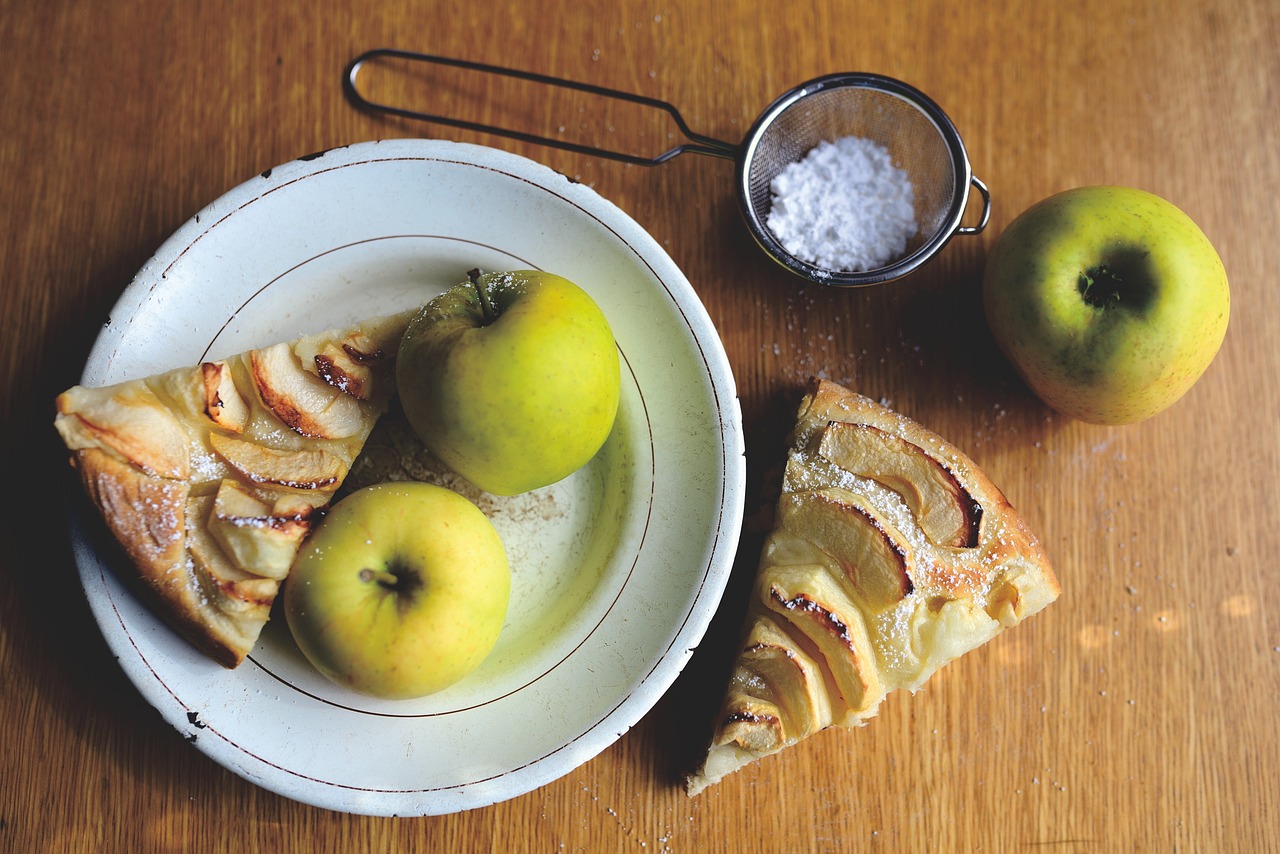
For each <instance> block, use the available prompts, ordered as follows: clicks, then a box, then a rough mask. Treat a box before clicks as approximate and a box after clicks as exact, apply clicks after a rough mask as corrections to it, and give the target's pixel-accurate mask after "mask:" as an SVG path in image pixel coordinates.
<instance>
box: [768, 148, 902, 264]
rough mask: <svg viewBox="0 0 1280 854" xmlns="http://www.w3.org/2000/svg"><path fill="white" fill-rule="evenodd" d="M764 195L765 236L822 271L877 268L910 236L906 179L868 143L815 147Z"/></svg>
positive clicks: (895, 254)
mask: <svg viewBox="0 0 1280 854" xmlns="http://www.w3.org/2000/svg"><path fill="white" fill-rule="evenodd" d="M769 188H770V190H771V191H772V193H773V207H772V209H771V210H770V212H769V220H768V225H769V230H770V231H772V232H773V234H774V236H775V237H776V238H777V239H778V242H779V243H781V244H782V245H783V247H784V248H785V249H786V250H787V251H788V252H790V253H791V254H792V255H794V256H795V257H796V258H799V259H800V260H802V261H807V262H808V263H810V264H813V265H814V266H815V267H821V268H822V269H824V270H832V271H837V270H838V271H848V272H864V271H867V270H874V269H875V268H877V267H883V266H885V265H886V264H888V263H890V262H892V261H895V260H897V259H898V258H899V257H900V256H901V255H902V253H903V252H904V251H905V250H906V248H907V241H908V240H910V239H911V237H913V236H914V235H915V233H916V219H915V193H914V190H913V189H912V186H911V179H910V178H909V177H908V176H907V173H906V172H905V171H903V170H902V169H899V168H898V167H896V166H894V165H893V161H892V159H891V158H890V157H889V151H888V149H886V148H885V147H884V146H882V145H880V144H879V143H877V142H874V141H872V140H869V139H863V138H862V137H857V136H846V137H842V138H841V139H837V140H835V141H834V142H826V141H823V142H820V143H818V145H817V146H816V147H815V148H813V150H811V151H810V152H809V153H808V154H807V155H805V157H804V158H803V159H801V160H798V161H796V162H795V163H792V164H790V165H789V166H787V167H786V168H785V169H783V170H782V172H780V173H779V174H778V176H777V177H776V178H774V179H773V182H772V183H771V184H770V187H769Z"/></svg>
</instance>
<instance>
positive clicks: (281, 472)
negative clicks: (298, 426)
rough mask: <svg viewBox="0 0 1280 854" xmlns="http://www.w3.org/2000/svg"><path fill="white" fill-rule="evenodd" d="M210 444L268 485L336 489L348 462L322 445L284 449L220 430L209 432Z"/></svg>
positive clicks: (248, 475)
mask: <svg viewBox="0 0 1280 854" xmlns="http://www.w3.org/2000/svg"><path fill="white" fill-rule="evenodd" d="M209 444H210V446H211V447H212V448H213V450H214V451H215V452H217V454H218V456H220V457H222V458H223V459H224V460H226V461H227V463H228V464H229V465H230V466H231V467H232V468H234V469H235V470H236V471H238V472H240V474H242V475H244V476H245V477H246V478H248V479H249V480H250V481H252V482H253V483H258V484H263V485H265V486H278V487H283V488H285V489H300V490H305V489H314V490H318V491H320V492H334V491H335V490H337V488H338V487H339V486H340V485H341V484H342V479H343V478H344V477H346V475H347V465H346V463H344V462H343V461H342V460H340V459H339V458H338V457H336V456H334V455H333V454H331V453H329V452H328V451H326V450H324V449H323V448H306V449H303V450H296V451H285V450H279V449H276V448H265V447H263V446H261V445H255V444H253V443H252V442H245V441H243V440H241V439H236V438H233V437H231V436H223V435H221V434H219V433H210V434H209Z"/></svg>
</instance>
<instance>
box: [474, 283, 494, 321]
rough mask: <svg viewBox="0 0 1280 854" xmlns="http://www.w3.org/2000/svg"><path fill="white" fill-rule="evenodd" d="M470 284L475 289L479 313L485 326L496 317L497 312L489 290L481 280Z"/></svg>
mask: <svg viewBox="0 0 1280 854" xmlns="http://www.w3.org/2000/svg"><path fill="white" fill-rule="evenodd" d="M471 286H472V287H474V288H475V289H476V298H477V299H478V300H479V301H480V313H481V315H482V316H483V317H484V323H485V325H486V326H487V325H489V324H490V323H493V321H495V320H497V319H498V313H497V311H495V310H494V308H493V300H492V299H491V298H490V294H489V290H488V289H487V288H486V287H485V286H484V285H483V284H482V283H481V282H479V281H474V282H472V283H471Z"/></svg>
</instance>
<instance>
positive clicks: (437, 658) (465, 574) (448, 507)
mask: <svg viewBox="0 0 1280 854" xmlns="http://www.w3.org/2000/svg"><path fill="white" fill-rule="evenodd" d="M510 590H511V572H510V568H509V567H508V564H507V556H506V551H505V549H504V548H503V545H502V541H501V539H500V538H499V536H498V532H497V531H496V530H495V529H494V527H493V525H492V524H491V523H490V522H489V520H488V518H487V517H486V516H485V515H484V513H483V512H481V511H480V509H479V508H478V507H476V505H474V504H472V503H471V502H470V501H468V500H467V499H466V498H464V497H462V496H461V495H459V494H457V493H456V492H453V491H451V490H448V489H445V488H444V487H440V486H434V485H432V484H426V483H417V482H410V483H383V484H378V485H375V486H369V487H365V488H364V489H360V490H357V491H356V492H353V493H351V494H350V495H348V496H346V497H345V498H343V499H342V500H340V501H339V502H337V503H336V504H334V505H333V507H332V508H331V509H330V510H329V513H328V514H327V515H326V517H325V519H324V521H322V522H321V523H320V525H319V526H318V527H317V528H316V530H315V531H314V532H313V533H312V534H311V536H310V538H309V539H307V541H306V542H305V543H304V544H303V546H302V549H301V550H300V551H299V553H298V557H297V559H296V560H295V561H294V563H293V567H292V569H291V570H290V572H289V577H288V580H287V581H286V582H285V589H284V612H285V619H286V620H287V621H288V624H289V629H290V631H291V632H292V634H293V637H294V640H295V641H297V643H298V647H299V648H300V649H301V650H302V652H303V654H304V655H305V656H306V657H307V659H308V660H309V661H310V662H311V663H312V664H313V665H315V667H316V669H317V670H319V671H320V672H321V673H323V674H324V675H325V676H327V677H328V678H329V679H331V680H333V681H334V682H336V683H338V684H340V685H345V686H347V687H349V688H352V689H354V690H356V691H359V692H361V693H364V694H371V695H373V696H377V697H386V698H399V699H402V698H411V697H422V696H426V695H427V694H431V693H434V692H436V691H439V690H440V689H442V688H445V687H447V686H449V685H452V684H453V683H455V682H457V681H458V680H459V679H461V678H462V677H464V676H466V675H467V674H468V673H470V672H472V671H473V670H475V668H477V667H478V666H479V665H480V663H481V662H482V661H484V659H485V657H486V656H487V655H488V654H489V653H490V651H492V649H493V646H494V644H495V643H496V642H497V640H498V635H499V634H500V633H501V631H502V625H503V621H504V620H505V618H506V613H507V601H508V598H509V596H510Z"/></svg>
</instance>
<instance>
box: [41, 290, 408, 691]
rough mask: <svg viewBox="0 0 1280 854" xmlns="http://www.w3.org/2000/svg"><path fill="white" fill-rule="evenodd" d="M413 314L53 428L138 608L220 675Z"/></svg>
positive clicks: (315, 340)
mask: <svg viewBox="0 0 1280 854" xmlns="http://www.w3.org/2000/svg"><path fill="white" fill-rule="evenodd" d="M412 314H413V312H412V311H410V312H404V313H401V314H397V315H392V316H387V317H378V318H372V319H370V320H366V321H363V322H361V323H358V324H356V325H354V326H353V327H351V328H349V329H345V330H331V331H328V332H324V333H320V334H318V335H309V336H306V337H303V338H299V339H297V340H295V341H291V342H286V343H280V344H275V345H272V346H269V347H263V348H260V349H255V350H249V351H246V352H244V353H240V354H238V355H235V356H232V357H230V358H227V359H222V360H217V361H209V362H204V363H202V364H200V365H194V366H189V367H183V368H177V369H175V370H172V371H167V372H165V373H161V374H156V375H154V376H150V377H145V378H141V379H135V380H129V381H126V382H122V383H119V384H116V385H112V386H108V387H103V388H86V387H84V386H74V387H72V388H70V389H67V390H66V391H65V392H63V393H62V394H60V395H59V396H58V398H57V401H56V409H57V414H56V416H55V419H54V426H55V427H56V428H57V430H58V433H59V435H61V437H62V439H63V442H64V443H65V444H66V446H67V448H68V450H69V451H70V461H71V464H72V466H74V467H75V469H76V471H77V472H78V473H79V476H80V480H81V482H82V484H83V485H84V489H85V494H86V495H87V496H88V499H89V501H90V503H91V504H92V505H93V507H94V508H96V510H97V511H98V513H99V515H100V516H101V517H102V519H103V521H104V523H105V525H106V527H107V529H108V531H109V532H110V533H111V535H112V537H113V538H114V540H115V541H116V542H117V543H118V544H119V545H120V547H121V549H122V551H123V553H124V555H125V556H126V558H127V560H128V562H129V564H130V566H131V568H132V570H133V575H134V580H136V581H138V582H139V583H140V584H139V587H140V589H141V590H142V591H143V592H144V594H145V595H146V597H147V599H148V600H149V601H150V604H151V605H152V607H153V608H154V610H155V611H156V612H157V613H158V614H159V615H160V616H161V617H163V618H164V619H165V620H166V621H167V622H168V623H169V624H170V625H171V626H173V628H174V629H176V630H177V631H178V632H179V633H180V634H181V635H182V636H184V637H186V638H187V639H188V640H189V641H191V642H192V643H193V644H194V645H195V646H196V647H198V648H199V649H201V650H202V651H204V652H205V653H206V654H208V655H209V656H210V657H211V658H213V659H214V660H215V661H217V662H219V663H220V664H222V665H223V666H225V667H236V666H238V665H239V664H240V663H241V662H243V661H244V658H245V656H247V655H248V654H249V652H250V651H251V650H252V649H253V646H254V644H255V643H256V642H257V639H258V636H259V634H260V633H261V631H262V627H263V626H264V625H265V624H266V622H267V619H268V617H269V615H270V612H271V606H272V603H273V602H274V601H275V597H276V594H277V593H278V591H279V588H280V582H281V581H282V580H283V579H284V577H285V576H286V575H287V573H288V571H289V567H290V566H291V565H292V563H293V558H294V556H295V555H296V553H297V550H298V547H299V546H300V545H301V543H302V540H303V538H304V537H305V536H306V534H307V533H308V532H309V530H310V528H311V525H312V524H313V521H314V520H315V519H316V518H317V517H318V514H317V512H316V511H317V510H318V509H319V508H322V507H324V506H325V505H327V504H328V503H329V500H330V498H331V497H332V496H333V493H334V492H335V491H336V490H337V489H338V487H339V486H340V485H341V484H342V480H343V478H344V477H345V476H346V473H347V471H348V470H349V468H350V467H351V464H352V463H353V462H354V461H355V458H356V456H357V455H358V454H359V453H360V450H361V448H362V447H363V445H364V441H365V439H366V438H367V437H368V435H369V431H370V430H371V429H372V428H373V425H374V423H375V422H376V421H377V419H378V417H379V416H380V415H381V414H382V412H383V411H384V410H385V408H386V405H387V401H388V400H389V399H390V397H391V395H392V393H393V391H394V377H395V371H394V357H395V353H396V348H397V347H398V345H399V341H400V337H401V336H402V335H403V333H404V329H405V327H406V326H407V324H408V321H409V319H410V317H411V316H412Z"/></svg>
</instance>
